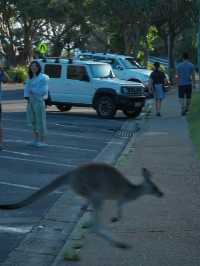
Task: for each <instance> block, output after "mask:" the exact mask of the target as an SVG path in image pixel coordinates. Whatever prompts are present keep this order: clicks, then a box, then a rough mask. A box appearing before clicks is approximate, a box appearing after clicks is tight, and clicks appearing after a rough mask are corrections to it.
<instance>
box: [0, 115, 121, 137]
mask: <svg viewBox="0 0 200 266" xmlns="http://www.w3.org/2000/svg"><path fill="white" fill-rule="evenodd" d="M3 121H11V122H20V123H24V124H25V123H26V121H25V120H22V119H10V118H4V119H3ZM63 123H64V122H63V121H58V120H56V122H55V123H54V122H49V121H47V125H52V126H59V127H63V128H77V129H80V127H81V126H82V125H80V124H75V123H74V124H63ZM83 126H84V127H87V128H88V127H90V124H88V125H86V124H85V123H84V125H83ZM92 129H93V128H92ZM97 130H98V132H105V133H110V134H113V132H115V131H117V129H106V128H103V129H102V128H99V127H98V129H97Z"/></svg>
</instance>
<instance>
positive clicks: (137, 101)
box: [116, 95, 146, 109]
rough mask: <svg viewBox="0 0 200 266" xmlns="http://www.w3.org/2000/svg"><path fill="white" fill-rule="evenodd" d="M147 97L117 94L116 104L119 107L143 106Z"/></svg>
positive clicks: (132, 107) (133, 107)
mask: <svg viewBox="0 0 200 266" xmlns="http://www.w3.org/2000/svg"><path fill="white" fill-rule="evenodd" d="M145 99H146V97H145V96H143V97H134V98H130V97H128V96H123V95H120V96H117V97H116V104H117V107H118V108H119V109H135V108H142V107H143V106H144V104H145Z"/></svg>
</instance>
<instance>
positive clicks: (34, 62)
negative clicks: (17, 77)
mask: <svg viewBox="0 0 200 266" xmlns="http://www.w3.org/2000/svg"><path fill="white" fill-rule="evenodd" d="M33 64H35V65H36V66H37V68H38V71H37V73H36V75H37V76H38V75H39V74H40V73H41V70H42V69H41V65H40V64H39V63H38V62H37V61H32V62H31V63H30V65H29V67H28V75H29V78H30V79H32V78H33V73H32V71H31V66H32V65H33Z"/></svg>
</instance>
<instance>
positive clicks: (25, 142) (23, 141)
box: [4, 139, 98, 154]
mask: <svg viewBox="0 0 200 266" xmlns="http://www.w3.org/2000/svg"><path fill="white" fill-rule="evenodd" d="M4 141H5V142H15V143H24V144H26V145H28V144H29V143H30V142H29V141H25V140H21V139H16V140H15V139H5V140H4ZM48 146H49V147H54V148H59V149H61V148H63V149H70V150H79V151H89V152H98V150H95V149H86V148H77V147H73V146H65V145H54V144H48ZM27 154H28V153H27Z"/></svg>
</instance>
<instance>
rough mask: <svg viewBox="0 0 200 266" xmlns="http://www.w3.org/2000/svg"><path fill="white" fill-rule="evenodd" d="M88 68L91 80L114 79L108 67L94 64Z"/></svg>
mask: <svg viewBox="0 0 200 266" xmlns="http://www.w3.org/2000/svg"><path fill="white" fill-rule="evenodd" d="M90 68H91V72H92V76H93V78H115V74H114V73H113V71H112V68H111V66H110V65H107V64H95V65H90Z"/></svg>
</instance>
